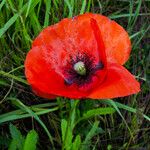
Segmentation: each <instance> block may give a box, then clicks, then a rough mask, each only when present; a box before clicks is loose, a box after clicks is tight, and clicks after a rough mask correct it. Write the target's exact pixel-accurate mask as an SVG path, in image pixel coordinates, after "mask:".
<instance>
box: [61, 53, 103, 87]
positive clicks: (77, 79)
mask: <svg viewBox="0 0 150 150" xmlns="http://www.w3.org/2000/svg"><path fill="white" fill-rule="evenodd" d="M103 68H104V65H103V63H102V62H101V61H100V62H97V63H96V62H95V58H94V57H93V56H90V55H88V54H86V53H80V54H77V55H76V56H74V57H70V60H69V61H68V64H67V66H66V68H65V69H64V71H65V72H64V73H65V83H66V84H67V85H71V84H73V83H75V84H77V85H78V86H79V87H81V86H84V85H85V84H88V83H90V82H91V81H92V77H93V76H97V73H96V72H97V71H98V70H101V69H103Z"/></svg>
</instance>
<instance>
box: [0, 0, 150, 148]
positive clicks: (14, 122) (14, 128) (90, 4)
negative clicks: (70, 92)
mask: <svg viewBox="0 0 150 150" xmlns="http://www.w3.org/2000/svg"><path fill="white" fill-rule="evenodd" d="M84 12H94V13H101V14H103V15H106V16H108V17H110V18H111V19H114V20H116V21H117V22H118V23H119V24H121V25H122V26H123V27H124V28H125V29H126V30H127V31H128V33H129V35H130V38H131V41H132V53H131V57H130V59H129V61H128V63H126V67H127V68H128V69H129V70H130V71H131V72H132V74H135V75H136V78H137V79H138V80H139V82H140V83H141V89H142V91H141V92H140V93H139V94H138V95H132V96H128V97H124V98H118V99H114V100H113V101H112V100H95V101H93V100H80V101H79V100H69V99H66V98H60V97H59V98H57V99H56V100H53V101H49V100H46V99H42V98H40V97H37V96H35V95H34V94H33V93H32V91H31V89H30V87H29V86H28V83H27V82H26V79H25V76H24V65H23V64H24V60H25V56H26V54H27V52H28V51H29V49H30V46H31V43H32V40H33V39H34V38H35V37H36V36H37V35H38V34H39V32H40V31H41V30H42V29H43V28H45V27H47V26H48V25H51V24H54V23H56V22H58V21H60V20H61V19H62V18H65V17H72V16H75V15H78V14H83V13H84ZM149 16H150V0H116V1H114V0H17V1H16V0H0V149H2V150H4V149H9V150H15V149H18V150H34V149H66V150H78V149H79V150H80V149H83V150H84V149H93V150H97V149H101V150H106V149H107V150H111V149H113V150H124V149H137V150H139V149H143V150H148V149H150V143H149V141H150V117H148V116H150V91H149V89H150V52H149V49H150V40H149V39H150V34H149V33H150V17H149ZM56 84H57V83H56Z"/></svg>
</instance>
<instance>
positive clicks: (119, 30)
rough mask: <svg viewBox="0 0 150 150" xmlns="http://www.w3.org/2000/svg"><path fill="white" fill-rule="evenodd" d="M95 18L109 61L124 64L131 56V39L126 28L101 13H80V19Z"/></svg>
mask: <svg viewBox="0 0 150 150" xmlns="http://www.w3.org/2000/svg"><path fill="white" fill-rule="evenodd" d="M89 18H93V19H95V20H96V21H97V23H98V25H99V29H100V30H101V34H102V37H103V41H104V45H105V51H106V57H107V61H108V62H111V63H118V64H121V65H123V64H124V63H125V62H126V61H127V60H128V58H129V55H130V51H131V41H130V39H129V35H128V33H127V32H126V31H125V29H124V28H123V27H122V26H120V25H119V24H118V23H116V22H115V21H112V20H111V19H109V18H108V17H105V16H103V15H99V14H92V13H86V14H84V15H79V16H78V20H79V22H80V21H83V20H84V21H85V20H89Z"/></svg>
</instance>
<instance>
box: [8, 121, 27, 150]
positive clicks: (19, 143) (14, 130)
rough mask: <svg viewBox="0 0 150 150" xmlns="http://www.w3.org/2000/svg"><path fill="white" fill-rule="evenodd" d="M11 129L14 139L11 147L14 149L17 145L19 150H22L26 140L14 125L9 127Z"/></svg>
mask: <svg viewBox="0 0 150 150" xmlns="http://www.w3.org/2000/svg"><path fill="white" fill-rule="evenodd" d="M9 129H10V133H11V137H12V139H13V141H12V142H11V146H10V147H14V146H15V144H16V147H17V148H18V149H19V150H22V147H23V142H24V138H23V136H22V134H21V132H20V131H19V130H18V129H17V128H16V127H15V126H14V125H13V124H10V125H9Z"/></svg>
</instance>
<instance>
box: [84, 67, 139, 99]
mask: <svg viewBox="0 0 150 150" xmlns="http://www.w3.org/2000/svg"><path fill="white" fill-rule="evenodd" d="M139 91H140V84H139V83H138V82H137V81H136V80H135V78H134V76H133V75H132V74H131V73H130V72H129V71H128V70H126V69H125V68H124V67H123V66H120V65H118V64H109V65H108V72H107V76H106V79H105V81H104V82H103V83H102V84H101V85H100V86H99V87H98V88H96V89H95V90H94V91H93V92H91V93H90V94H89V95H88V96H87V97H89V98H92V99H107V98H115V97H123V96H128V95H131V94H135V93H138V92H139Z"/></svg>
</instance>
